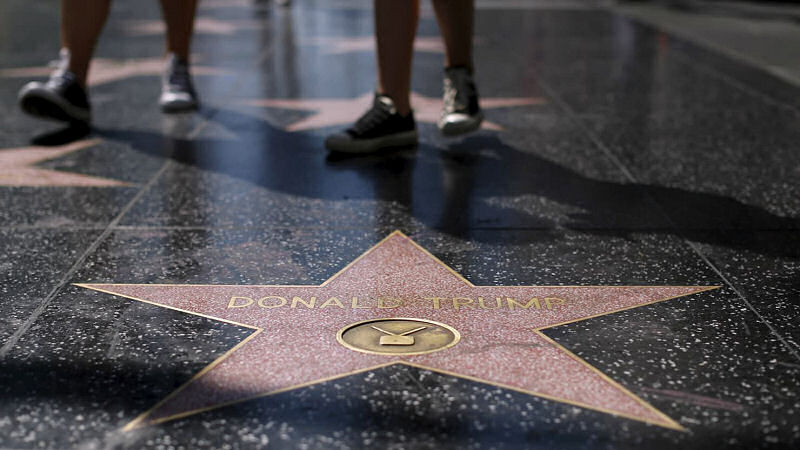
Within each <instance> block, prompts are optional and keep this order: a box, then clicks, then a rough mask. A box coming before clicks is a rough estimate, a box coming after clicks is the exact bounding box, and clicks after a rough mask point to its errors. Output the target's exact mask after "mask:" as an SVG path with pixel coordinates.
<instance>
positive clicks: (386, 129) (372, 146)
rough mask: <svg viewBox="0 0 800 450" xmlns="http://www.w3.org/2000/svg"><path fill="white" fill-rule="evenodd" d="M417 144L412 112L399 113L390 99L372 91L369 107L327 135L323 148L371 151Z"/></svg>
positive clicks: (350, 151)
mask: <svg viewBox="0 0 800 450" xmlns="http://www.w3.org/2000/svg"><path fill="white" fill-rule="evenodd" d="M416 143H417V127H416V124H415V123H414V114H413V113H410V112H409V113H408V114H407V115H406V116H401V115H400V114H398V113H397V109H396V108H395V107H394V102H393V101H392V99H391V98H389V97H387V96H385V95H379V94H375V100H374V102H373V103H372V108H370V110H369V111H367V112H366V113H364V115H363V116H361V118H359V119H358V121H356V123H355V124H354V125H353V126H352V127H350V128H348V129H347V130H345V131H343V132H340V133H336V134H333V135H330V136H328V138H327V139H325V147H327V148H328V150H330V151H332V152H342V153H371V152H375V151H378V150H382V149H386V148H392V147H404V146H408V145H415V144H416Z"/></svg>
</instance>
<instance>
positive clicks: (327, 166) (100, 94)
mask: <svg viewBox="0 0 800 450" xmlns="http://www.w3.org/2000/svg"><path fill="white" fill-rule="evenodd" d="M422 6H423V9H422V13H421V20H420V26H419V30H418V37H419V39H418V41H417V43H416V46H415V55H414V67H413V80H412V91H413V93H414V94H413V96H412V105H413V106H414V107H415V108H416V112H417V117H418V119H419V120H418V131H419V134H420V143H419V145H418V146H417V147H414V148H404V149H397V151H393V152H387V153H385V154H379V155H367V156H363V157H355V158H354V157H343V156H338V155H329V154H327V153H326V152H325V151H324V149H323V141H324V138H325V136H326V135H327V134H328V133H330V132H332V131H335V130H338V129H339V128H340V127H343V126H345V125H346V124H348V123H350V122H351V121H352V120H354V119H355V118H356V116H357V115H358V114H359V113H360V111H361V108H363V107H364V104H365V103H363V102H364V101H365V100H367V99H368V97H369V96H368V95H366V94H368V93H370V92H371V91H372V90H373V89H374V86H375V55H374V45H373V24H372V20H373V17H372V10H371V2H370V1H369V0H296V1H294V2H292V4H291V5H290V6H289V7H281V6H279V5H277V4H276V3H275V2H266V1H256V0H225V1H222V0H201V3H200V8H199V10H198V22H197V26H196V33H195V36H194V45H193V49H192V55H193V56H192V58H193V74H194V80H195V84H196V87H197V90H198V92H199V93H200V97H201V101H202V107H201V109H200V111H198V112H197V113H189V114H177V115H164V114H161V113H160V112H159V110H158V106H157V99H158V94H159V83H160V79H159V76H160V67H161V66H160V60H161V58H162V55H163V52H164V51H163V48H164V47H163V25H162V23H161V12H160V10H159V6H158V2H133V1H129V0H115V1H114V2H113V7H112V11H111V15H110V19H109V22H108V24H107V25H106V27H105V29H104V33H103V35H102V37H101V39H100V42H99V44H98V49H97V56H98V59H97V60H96V62H95V66H94V69H95V72H93V73H92V75H91V77H90V87H89V94H90V100H91V101H92V107H93V117H94V123H93V126H92V127H91V128H90V129H87V128H81V127H71V128H64V127H63V126H62V125H60V124H57V123H53V122H45V121H39V120H36V119H32V118H29V117H26V116H25V115H23V114H22V113H21V111H19V109H18V108H17V106H16V105H15V102H16V95H17V91H18V90H19V88H20V87H21V86H22V84H24V83H25V82H26V81H27V80H28V79H32V78H36V79H41V77H42V76H44V75H45V74H46V73H47V72H48V71H49V70H50V69H49V67H48V62H49V61H50V60H51V59H53V58H55V56H56V55H57V52H58V36H57V29H58V23H59V20H58V8H53V7H52V5H44V4H41V5H40V4H38V3H37V2H29V1H24V0H3V1H2V2H0V277H2V278H0V279H1V280H2V283H0V449H2V450H5V449H15V450H16V449H40V448H44V449H59V450H60V449H136V450H139V449H202V448H208V449H252V448H278V449H283V448H292V449H294V448H297V449H331V448H335V449H349V448H388V449H418V448H420V449H451V448H452V449H502V448H511V449H518V448H537V449H559V450H560V449H637V450H638V449H642V448H647V449H652V450H656V449H675V448H681V449H685V450H690V449H699V450H708V449H728V448H734V449H747V450H750V449H794V448H798V447H800V424H798V420H797V416H798V414H800V328H798V326H797V323H798V320H800V302H799V301H798V298H800V283H799V282H798V280H800V183H798V182H797V180H798V177H800V152H798V151H797V150H798V142H800V127H798V126H797V125H798V123H799V122H798V119H799V118H800V88H798V87H797V86H793V85H790V84H787V83H786V82H785V81H781V79H779V78H776V77H774V76H772V75H770V73H769V71H768V70H763V69H762V68H759V67H757V66H753V65H750V64H749V63H748V62H747V61H743V60H740V59H735V58H731V57H728V56H725V53H724V52H718V51H717V50H713V49H708V48H705V47H702V46H700V45H698V44H697V43H693V42H690V41H687V40H685V39H683V38H681V37H679V36H677V35H673V34H670V33H667V32H664V31H662V30H658V29H655V28H652V27H650V26H648V25H645V24H642V23H639V22H636V21H635V20H634V19H632V18H630V17H628V16H622V15H618V14H617V13H615V12H614V10H613V9H603V5H602V4H600V2H591V1H582V2H573V1H564V2H550V1H538V0H537V1H528V0H503V1H499V0H497V1H478V6H479V8H478V10H477V13H476V27H475V40H474V43H475V44H474V45H475V62H476V72H475V74H476V79H477V85H478V89H479V92H480V93H481V98H482V99H483V100H484V103H483V105H484V112H485V115H486V122H485V123H484V125H485V126H484V128H483V129H481V130H478V131H476V132H475V133H473V134H470V135H467V136H464V137H460V138H455V139H451V138H444V137H442V136H441V135H440V134H439V132H438V130H437V129H436V127H435V125H434V124H433V123H431V122H433V121H435V120H436V117H437V114H438V112H437V111H438V108H439V99H440V98H441V95H442V59H443V46H442V43H441V39H440V37H439V30H438V27H437V24H436V20H435V16H434V14H433V10H432V8H431V5H430V2H422ZM687 14H689V13H687ZM698 20H700V16H698ZM743 20H744V19H743ZM753 20H754V21H755V19H753ZM787 26H790V25H788V24H787ZM793 46H796V43H787V47H786V51H787V52H789V51H790V50H791V49H792V48H793ZM776 54H777V52H776ZM397 317H407V318H411V319H418V321H416V322H414V321H407V322H390V323H389V322H375V323H373V322H370V324H372V325H375V326H376V327H377V328H380V329H383V330H384V331H380V330H377V329H374V328H370V327H369V326H367V327H366V328H365V330H366V331H367V332H366V333H365V334H363V335H361V336H362V338H363V339H366V341H365V342H367V344H364V345H365V346H367V347H369V348H372V349H375V348H377V349H379V350H380V349H383V348H384V347H387V346H394V347H392V351H396V352H398V353H403V350H402V349H403V348H405V347H402V346H403V345H408V346H409V347H408V348H409V349H411V348H416V347H413V346H415V345H418V344H419V345H420V346H422V345H427V344H428V343H430V342H432V341H426V339H428V338H427V337H426V336H431V335H432V334H433V333H436V332H437V330H438V328H436V327H437V326H439V325H436V323H439V324H442V325H446V326H449V327H452V329H453V330H455V332H456V333H458V339H455V336H456V334H452V335H447V339H451V336H452V338H453V339H454V340H453V342H455V344H454V345H452V346H444V347H441V348H438V349H437V350H436V351H433V352H430V353H422V354H414V353H415V352H413V351H408V352H406V353H407V354H383V353H380V352H377V353H369V352H365V351H360V350H358V347H357V346H356V347H355V348H356V350H354V349H353V348H354V347H353V346H352V345H351V346H349V347H348V346H346V345H345V344H347V343H348V342H349V341H346V340H345V337H343V336H344V333H345V332H344V331H343V330H349V329H351V328H350V327H358V326H361V325H356V324H359V323H360V322H361V321H363V320H368V319H374V318H397ZM419 320H423V321H422V322H420V321H419ZM424 320H428V321H433V322H424ZM387 323H388V324H387ZM424 324H430V325H431V327H430V329H427V328H426V329H425V330H422V331H419V332H416V331H414V332H413V333H411V334H410V335H409V336H411V338H405V337H404V336H402V335H401V334H402V333H404V332H411V331H413V330H414V329H416V328H419V327H420V326H426V325H424ZM340 332H341V333H343V334H342V336H339V333H340ZM370 333H371V334H370ZM392 333H394V334H392ZM426 333H432V334H431V335H428V334H426ZM347 336H350V337H347V339H351V338H352V339H356V338H354V337H352V336H351V335H347ZM353 336H354V335H353ZM364 336H366V337H364ZM337 338H338V339H337ZM382 338H385V339H383V343H381V342H382V341H381V339H382ZM437 342H438V341H437ZM442 342H444V341H442ZM348 345H350V344H348ZM382 346H383V347H382ZM401 347H402V348H401ZM387 348H388V347H387ZM361 350H364V349H363V348H362V349H361ZM386 353H389V351H388V350H387V351H386Z"/></svg>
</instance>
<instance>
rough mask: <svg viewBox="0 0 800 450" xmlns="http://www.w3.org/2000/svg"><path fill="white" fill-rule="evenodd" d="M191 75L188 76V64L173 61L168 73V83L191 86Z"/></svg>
mask: <svg viewBox="0 0 800 450" xmlns="http://www.w3.org/2000/svg"><path fill="white" fill-rule="evenodd" d="M191 83H192V82H191V77H190V76H189V66H188V65H186V64H182V63H175V64H174V65H173V66H172V70H171V71H170V74H169V84H170V85H172V86H181V87H185V88H189V87H190V86H191Z"/></svg>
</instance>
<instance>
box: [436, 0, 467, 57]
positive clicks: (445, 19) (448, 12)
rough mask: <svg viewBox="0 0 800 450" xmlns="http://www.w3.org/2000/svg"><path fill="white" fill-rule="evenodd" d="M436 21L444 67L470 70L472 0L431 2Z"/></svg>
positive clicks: (437, 0) (438, 0)
mask: <svg viewBox="0 0 800 450" xmlns="http://www.w3.org/2000/svg"><path fill="white" fill-rule="evenodd" d="M433 9H434V11H436V20H437V22H438V23H439V29H440V30H441V33H442V39H444V46H445V67H466V68H468V69H469V70H470V71H471V70H472V30H473V27H474V25H473V23H474V17H475V1H474V0H433Z"/></svg>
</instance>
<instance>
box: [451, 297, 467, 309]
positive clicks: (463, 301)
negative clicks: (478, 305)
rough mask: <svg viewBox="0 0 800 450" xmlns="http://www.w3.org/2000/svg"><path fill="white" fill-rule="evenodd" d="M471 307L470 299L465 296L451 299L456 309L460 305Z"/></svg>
mask: <svg viewBox="0 0 800 450" xmlns="http://www.w3.org/2000/svg"><path fill="white" fill-rule="evenodd" d="M462 306H463V307H464V308H469V309H472V299H471V298H466V297H456V298H454V299H453V308H455V310H456V311H458V309H459V308H461V307H462Z"/></svg>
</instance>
